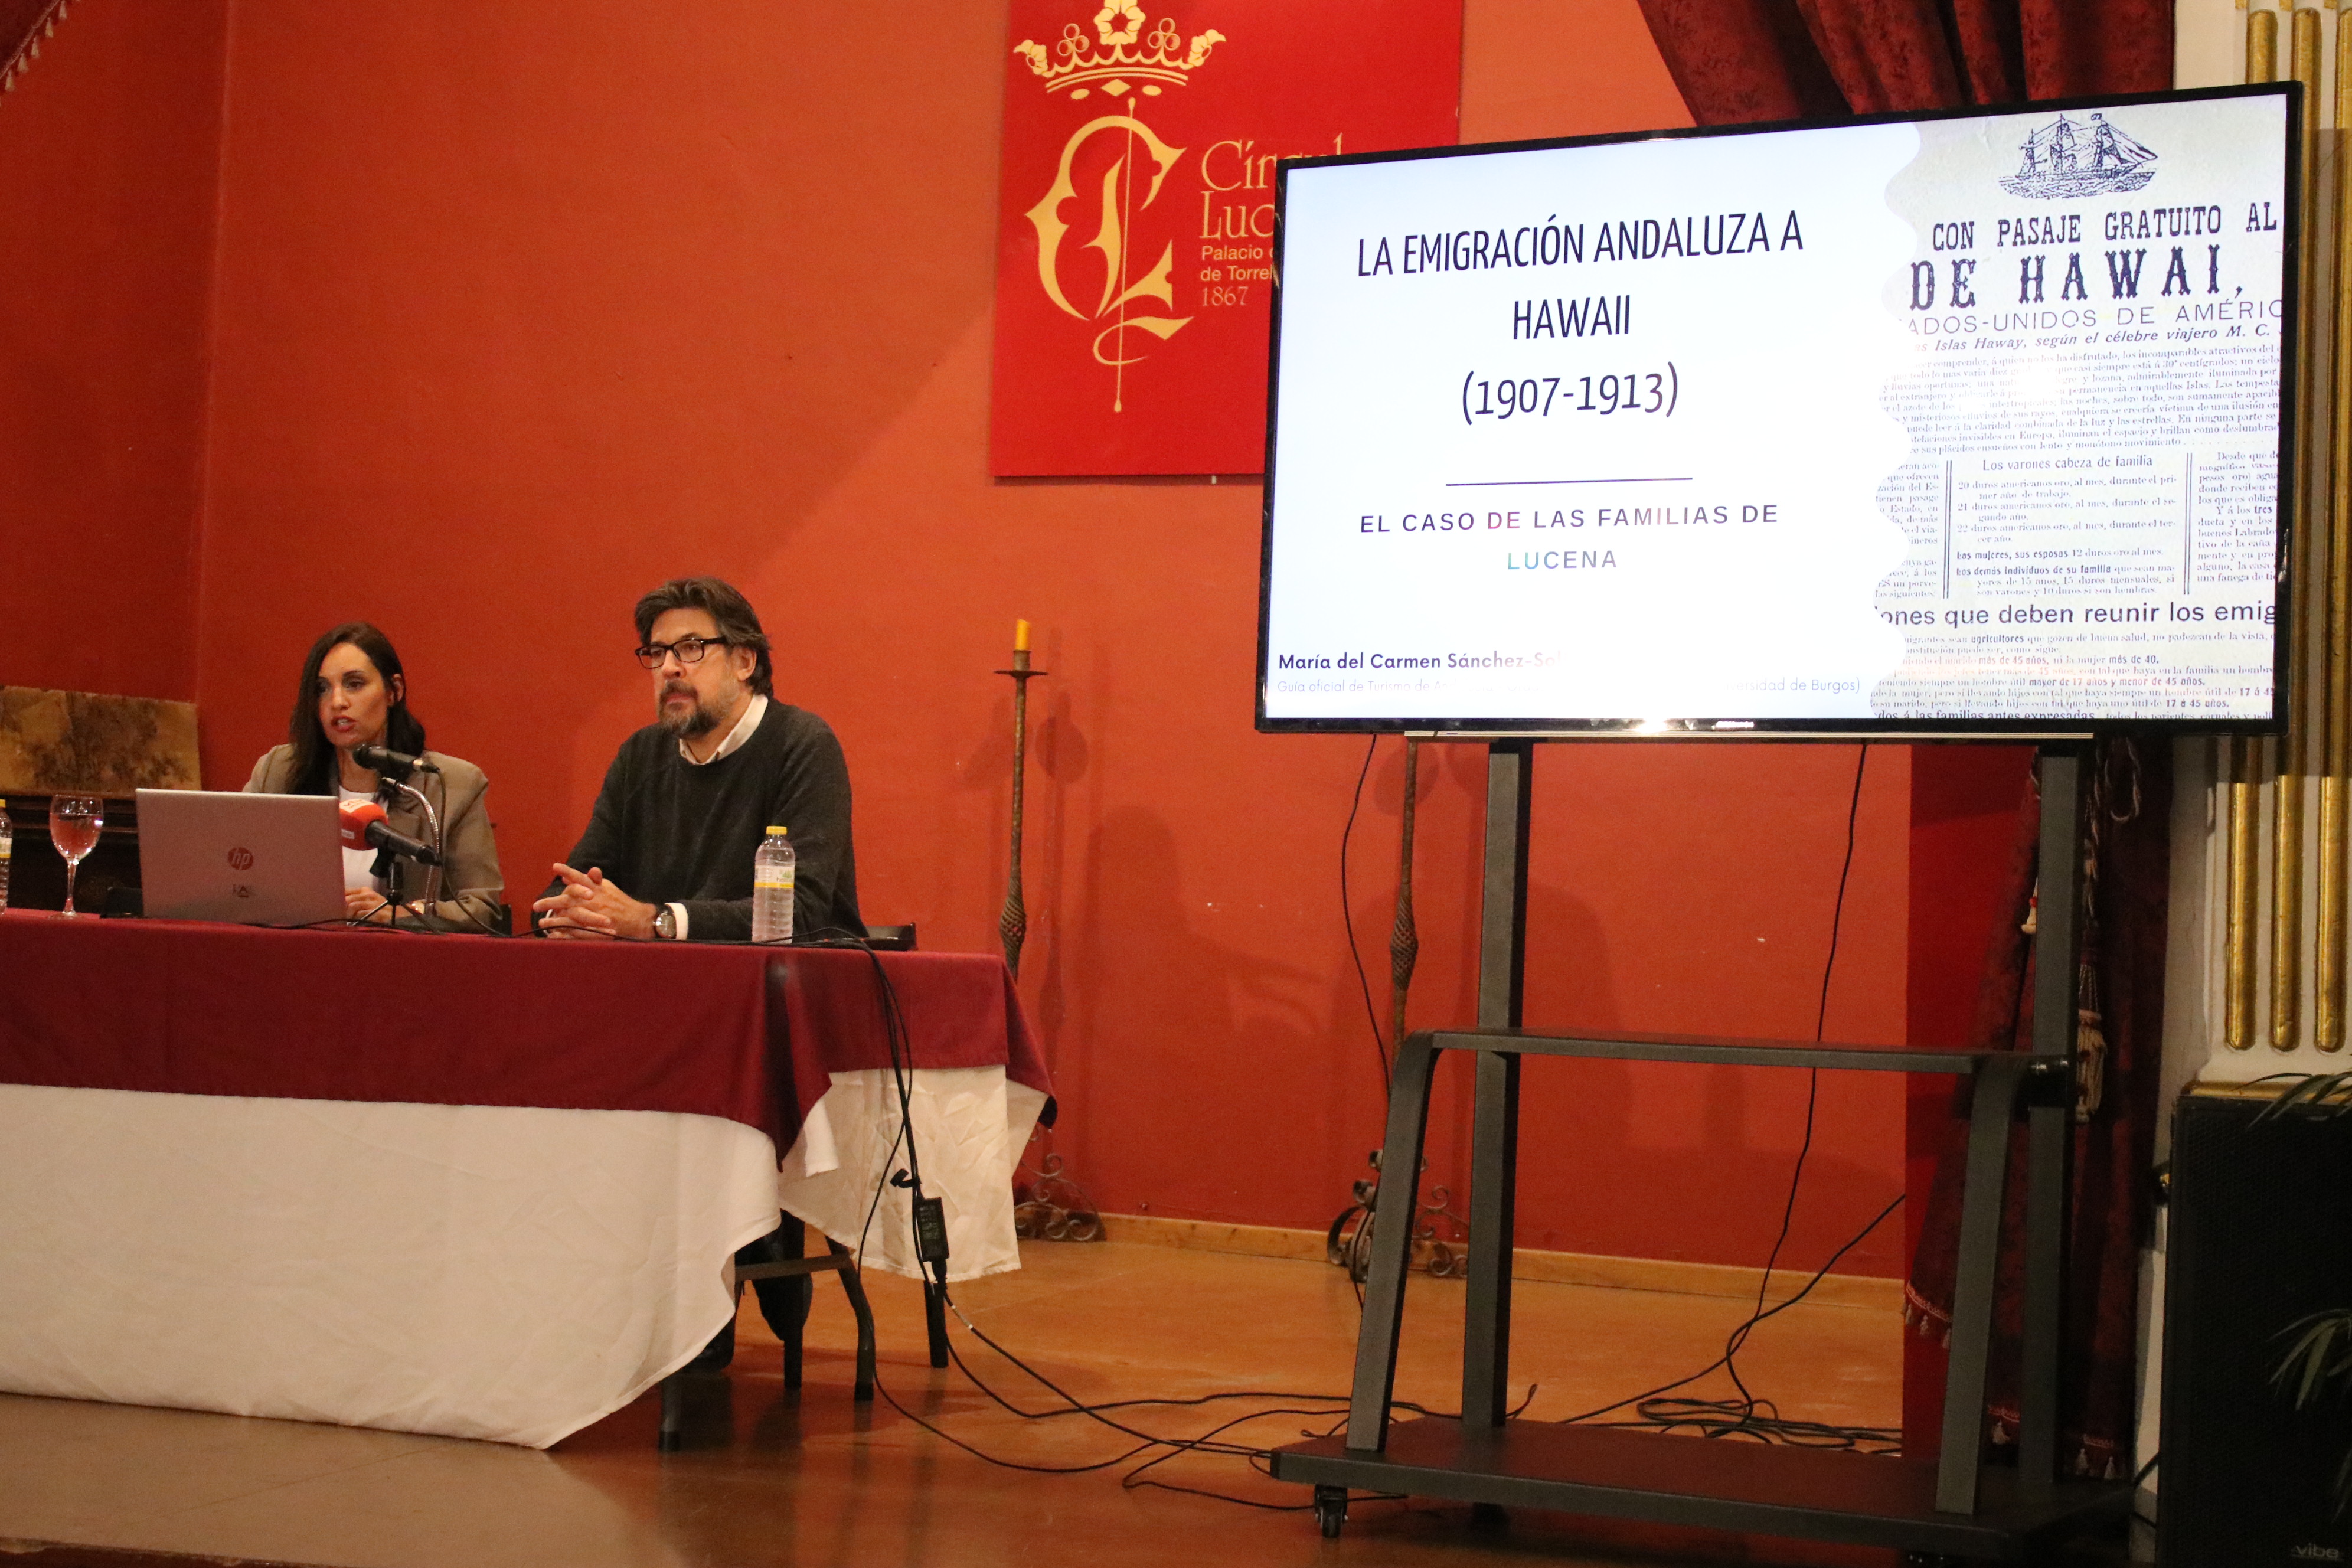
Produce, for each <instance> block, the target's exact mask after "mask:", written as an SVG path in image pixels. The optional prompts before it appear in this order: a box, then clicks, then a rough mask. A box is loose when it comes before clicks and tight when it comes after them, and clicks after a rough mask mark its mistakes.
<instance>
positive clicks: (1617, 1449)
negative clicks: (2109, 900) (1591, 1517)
mask: <svg viewBox="0 0 2352 1568" xmlns="http://www.w3.org/2000/svg"><path fill="white" fill-rule="evenodd" d="M1534 745H1535V742H1531V741H1521V740H1512V741H1501V742H1495V743H1494V744H1493V745H1492V746H1491V748H1490V750H1489V754H1488V763H1487V786H1486V787H1487V794H1486V895H1485V910H1484V922H1483V934H1482V936H1481V941H1480V949H1481V951H1480V962H1479V983H1478V1026H1476V1027H1475V1028H1470V1029H1452V1030H1432V1031H1423V1032H1422V1033H1420V1034H1416V1035H1413V1036H1412V1037H1410V1038H1408V1039H1407V1040H1406V1041H1405V1042H1404V1044H1403V1045H1402V1047H1401V1048H1400V1049H1399V1051H1398V1053H1397V1060H1396V1066H1395V1069H1394V1078H1393V1079H1392V1084H1391V1096H1390V1101H1389V1121H1388V1131H1387V1136H1386V1141H1385V1142H1384V1145H1383V1148H1382V1152H1381V1169H1382V1170H1384V1171H1417V1170H1419V1169H1420V1168H1421V1155H1422V1142H1423V1134H1424V1131H1425V1130H1426V1127H1427V1124H1428V1120H1429V1090H1430V1081H1431V1078H1432V1075H1433V1070H1434V1068H1435V1065H1436V1061H1437V1058H1438V1055H1439V1053H1441V1052H1444V1051H1467V1052H1470V1053H1472V1055H1473V1058H1474V1059H1475V1063H1476V1069H1475V1072H1476V1090H1475V1110H1474V1113H1473V1121H1472V1142H1471V1171H1470V1239H1469V1245H1468V1266H1467V1268H1466V1270H1465V1274H1466V1284H1467V1291H1466V1300H1465V1309H1464V1310H1465V1321H1464V1335H1463V1352H1462V1415H1461V1416H1460V1418H1459V1419H1451V1418H1444V1417H1426V1418H1423V1419H1420V1420H1412V1421H1402V1422H1391V1419H1390V1415H1389V1411H1390V1398H1391V1394H1392V1392H1393V1389H1394V1386H1395V1382H1396V1358H1397V1337H1398V1331H1399V1329H1400V1326H1401V1324H1402V1319H1403V1312H1404V1288H1405V1280H1406V1278H1407V1274H1408V1264H1409V1260H1410V1255H1409V1250H1408V1249H1409V1246H1410V1243H1411V1240H1412V1237H1411V1234H1410V1233H1411V1227H1410V1226H1378V1227H1376V1228H1375V1229H1374V1231H1373V1235H1372V1252H1371V1265H1370V1273H1369V1276H1368V1277H1367V1279H1366V1281H1365V1286H1364V1315H1363V1324H1362V1327H1361V1329H1360V1331H1359V1337H1358V1339H1357V1343H1356V1371H1355V1382H1354V1387H1353V1391H1352V1394H1351V1396H1350V1404H1349V1414H1348V1425H1347V1427H1346V1429H1345V1431H1344V1432H1343V1433H1342V1434H1340V1435H1338V1436H1330V1437H1322V1438H1317V1439H1313V1440H1311V1441H1308V1442H1304V1443H1297V1444H1293V1445H1291V1446H1289V1447H1284V1448H1278V1449H1276V1450H1275V1453H1274V1456H1273V1464H1272V1473H1273V1474H1274V1476H1275V1478H1276V1479H1279V1480H1288V1481H1299V1482H1304V1483H1307V1484H1308V1485H1311V1486H1312V1487H1313V1488H1314V1489H1315V1510H1316V1516H1317V1519H1318V1522H1319V1523H1320V1524H1321V1526H1322V1530H1323V1533H1324V1534H1326V1535H1328V1536H1335V1535H1337V1534H1339V1530H1340V1527H1341V1525H1342V1524H1343V1523H1344V1522H1345V1521H1346V1519H1347V1506H1348V1502H1347V1500H1348V1493H1349V1489H1362V1490H1369V1491H1381V1492H1402V1493H1406V1494H1409V1495H1412V1496H1417V1497H1432V1498H1446V1499H1451V1500H1457V1501H1463V1502H1469V1503H1473V1504H1476V1505H1480V1506H1479V1510H1478V1511H1479V1512H1480V1514H1481V1515H1483V1516H1486V1517H1488V1518H1490V1519H1491V1518H1492V1517H1493V1512H1494V1510H1496V1509H1505V1508H1512V1507H1523V1508H1538V1509H1551V1510H1560V1511H1563V1512H1569V1513H1582V1514H1597V1515H1603V1516H1607V1517H1612V1518H1619V1519H1635V1520H1646V1521H1654V1522H1659V1523H1666V1524H1677V1525H1692V1526H1699V1527H1703V1528H1711V1529H1717V1530H1726V1531H1752V1532H1757V1533H1764V1534H1773V1535H1784V1536H1796V1537H1801V1538H1804V1539H1809V1540H1817V1541H1834V1542H1853V1543H1856V1544H1863V1545H1874V1546H1882V1547H1893V1548H1897V1549H1903V1550H1908V1551H1913V1552H1935V1553H1943V1554H1947V1555H1950V1556H1955V1557H1977V1558H2001V1559H2014V1558H2017V1557H2020V1556H2022V1555H2023V1554H2024V1553H2026V1552H2028V1551H2030V1550H2031V1549H2032V1545H2033V1544H2034V1543H2035V1542H2038V1541H2040V1540H2041V1539H2042V1538H2043V1537H2046V1536H2050V1535H2053V1534H2055V1533H2057V1532H2059V1531H2063V1530H2064V1529H2067V1528H2069V1527H2072V1526H2075V1525H2080V1524H2087V1523H2090V1522H2092V1521H2097V1520H2101V1519H2106V1518H2120V1517H2121V1515H2122V1514H2123V1513H2124V1511H2125V1510H2126V1509H2128V1507H2129V1506H2130V1499H2131V1488H2130V1487H2129V1486H2128V1485H2127V1484H2125V1483H2121V1482H2108V1481H2083V1480H2062V1479H2059V1461H2058V1453H2057V1387H2058V1375H2057V1373H2058V1352H2059V1332H2060V1328H2061V1324H2062V1321H2063V1316H2062V1315H2063V1301H2062V1300H2061V1292H2062V1291H2063V1281H2064V1278H2065V1269H2064V1261H2065V1259H2064V1245H2065V1240H2064V1219H2065V1201H2066V1188H2067V1170H2066V1164H2067V1151H2068V1143H2069V1141H2068V1124H2069V1121H2070V1118H2071V1115H2072V1108H2073V1103H2074V1076H2073V1064H2074V1040H2073V1025H2074V973H2075V970H2074V953H2075V948H2076V942H2077V934H2078V931H2077V911H2076V899H2077V894H2078V892H2079V890H2080V883H2081V870H2082V863H2081V843H2082V837H2081V828H2082V813H2083V763H2084V752H2083V750H2081V749H2079V748H2077V747H2074V746H2071V745H2069V746H2059V745H2050V746H2044V747H2043V748H2042V759H2041V768H2042V837H2041V849H2042V855H2041V864H2042V884H2041V899H2040V917H2039V922H2038V925H2037V927H2036V934H2035V938H2034V942H2035V946H2034V953H2035V960H2036V977H2035V993H2034V1014H2033V1017H2034V1037H2033V1048H2032V1051H2031V1052H2015V1051H1966V1050H1948V1049H1937V1048H1929V1047H1902V1048H1885V1047H1868V1046H1846V1045H1820V1044H1815V1043H1813V1042H1811V1041H1804V1042H1779V1041H1763V1040H1725V1039H1702V1038H1691V1037H1675V1036H1663V1035H1627V1034H1580V1035H1548V1034H1530V1033H1528V1032H1527V1031H1525V1030H1523V1029H1522V1028H1521V1027H1520V1026H1519V1024H1520V997H1521V994H1522V978H1523V974H1524V970H1525V956H1526V935H1527V933H1526V923H1527V868H1528V803H1529V798H1530V796H1529V784H1530V775H1531V771H1532V763H1533V759H1534ZM1528 1056H1555V1057H1604V1058H1616V1059H1620V1060H1641V1061H1677V1062H1710V1063H1722V1064H1728V1065H1738V1066H1749V1067H1758V1066H1760V1067H1785V1068H1832V1069H1839V1070H1860V1071H1874V1072H1924V1073H1949V1074H1952V1075H1954V1076H1956V1077H1961V1078H1966V1079H1969V1080H1970V1083H1971V1085H1972V1088H1971V1091H1970V1099H1969V1107H1970V1109H1969V1149H1968V1173H1967V1183H1966V1187H1965V1195H1964V1198H1963V1202H1962V1207H1961V1220H1960V1241H1959V1258H1958V1286H1957V1290H1956V1293H1955V1300H1954V1303H1953V1314H1952V1318H1953V1321H1952V1336H1951V1363H1950V1370H1949V1373H1948V1377H1947V1380H1946V1383H1945V1386H1944V1424H1943V1443H1942V1453H1941V1455H1940V1457H1939V1458H1937V1460H1935V1461H1934V1462H1932V1463H1930V1462H1928V1461H1926V1460H1917V1459H1903V1458H1884V1457H1878V1456H1870V1455H1863V1454H1858V1453H1851V1452H1841V1451H1824V1450H1818V1449H1805V1448H1789V1447H1765V1446H1762V1445H1758V1444H1751V1443H1741V1442H1736V1441H1734V1442H1725V1441H1717V1440H1711V1439H1708V1438H1704V1437H1685V1436H1667V1435H1663V1434H1653V1433H1642V1432H1628V1431H1624V1430H1612V1429H1606V1428H1600V1427H1588V1426H1560V1425H1556V1424H1549V1423H1543V1422H1528V1421H1511V1420H1508V1419H1507V1415H1508V1395H1507V1383H1508V1362H1509V1351H1510V1322H1511V1268H1510V1264H1511V1234H1512V1223H1513V1209H1514V1203H1515V1198H1516V1192H1515V1186H1516V1182H1517V1162H1518V1109H1519V1107H1518V1099H1519V1064H1520V1061H1521V1059H1522V1058H1525V1057H1528ZM2020 1114H2022V1115H2023V1116H2024V1117H2025V1118H2026V1120H2027V1121H2028V1124H2029V1133H2028V1140H2027V1146H2028V1150H2029V1155H2028V1182H2029V1186H2028V1191H2027V1197H2026V1224H2027V1236H2026V1296H2025V1303H2026V1304H2025V1320H2026V1321H2025V1343H2024V1351H2023V1356H2024V1363H2023V1378H2022V1387H2023V1389H2024V1408H2023V1410H2022V1411H2021V1423H2020V1427H2019V1465H2018V1468H2017V1469H2016V1470H2015V1471H2014V1472H2010V1471H2006V1470H1997V1471H1991V1472H1987V1471H1986V1470H1984V1468H1983V1467H1982V1466H1981V1465H1980V1463H1979V1452H1980V1447H1981V1433H1980V1422H1981V1415H1982V1411H1983V1408H1984V1390H1985V1369H1986V1358H1987V1355H1988V1352H1989V1351H1990V1343H1991V1338H1992V1293H1993V1268H1994V1262H1995V1257H1996V1254H1997V1253H1998V1251H1999V1247H2000V1211H2001V1195H2002V1190H2003V1187H2004V1185H2005V1184H2006V1182H2007V1179H2008V1167H2009V1152H2010V1128H2011V1122H2012V1121H2014V1120H2015V1119H2016V1118H2017V1117H2018V1116H2019V1115H2020Z"/></svg>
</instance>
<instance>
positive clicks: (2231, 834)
mask: <svg viewBox="0 0 2352 1568" xmlns="http://www.w3.org/2000/svg"><path fill="white" fill-rule="evenodd" d="M2277 70H2278V13H2277V12H2275V11H2270V10H2254V11H2251V12H2249V13H2247V16H2246V79H2247V80H2248V81H2250V82H2255V81H2268V80H2270V79H2272V77H2273V76H2274V75H2275V74H2276V73H2277ZM2259 744H2260V743H2259V742H2255V741H2252V740H2250V739H2244V738H2236V739H2231V740H2230V741H2228V742H2224V743H2223V745H2222V748H2221V755H2222V758H2223V759H2224V761H2225V763H2227V771H2228V777H2229V783H2228V784H2227V785H2226V787H2225V788H2224V789H2223V790H2222V803H2223V806H2224V811H2223V816H2222V834H2223V837H2224V839H2225V840H2226V842H2227V843H2228V845H2229V850H2230V859H2229V872H2228V876H2229V902H2228V905H2227V910H2228V914H2227V922H2228V923H2227V934H2226V936H2225V938H2224V941H2223V943H2222V980H2221V995H2222V1024H2221V1038H2222V1041H2223V1043H2225V1044H2226V1045H2227V1046H2228V1047H2230V1049H2231V1050H2233V1051H2242V1050H2244V1049H2245V1048H2246V1047H2248V1046H2249V1045H2251V1044H2252V1034H2253V1012H2254V954H2253V931H2254V813H2255V809H2256V806H2257V804H2258V801H2257V796H2256V785H2255V782H2254V769H2255V761H2254V759H2255V757H2256V756H2257V754H2258V751H2259Z"/></svg>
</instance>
